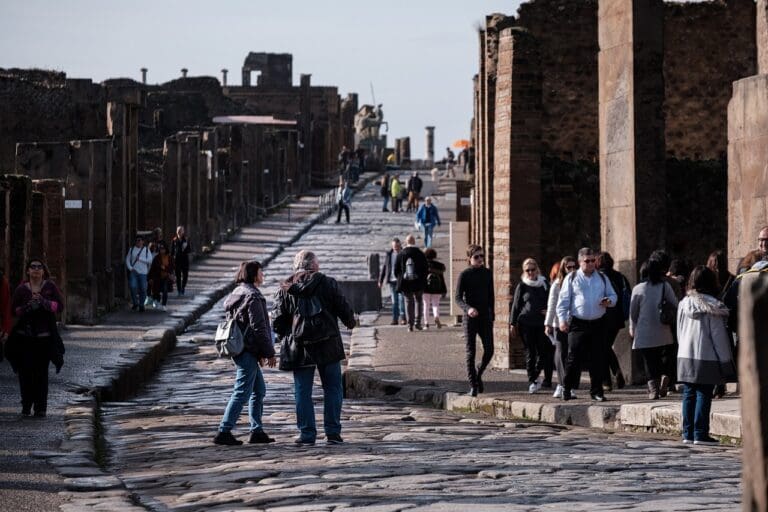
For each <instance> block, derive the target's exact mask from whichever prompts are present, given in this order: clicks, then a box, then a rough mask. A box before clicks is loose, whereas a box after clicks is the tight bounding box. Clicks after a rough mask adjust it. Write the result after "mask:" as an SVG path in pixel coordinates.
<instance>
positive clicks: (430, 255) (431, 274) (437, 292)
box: [422, 248, 448, 329]
mask: <svg viewBox="0 0 768 512" xmlns="http://www.w3.org/2000/svg"><path fill="white" fill-rule="evenodd" d="M424 256H426V258H427V287H426V288H424V295H423V296H422V302H423V303H424V328H425V329H429V309H430V308H432V317H433V318H434V319H435V325H436V326H437V328H438V329H440V328H441V327H442V326H443V325H442V324H441V323H440V297H442V296H443V295H445V294H446V293H448V287H447V286H446V285H445V277H444V276H443V274H445V265H443V264H442V263H440V262H439V261H437V260H436V259H435V258H437V251H435V250H434V249H432V248H429V249H427V250H426V251H424Z"/></svg>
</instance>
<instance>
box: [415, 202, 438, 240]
mask: <svg viewBox="0 0 768 512" xmlns="http://www.w3.org/2000/svg"><path fill="white" fill-rule="evenodd" d="M416 222H417V223H418V224H419V225H421V226H424V247H427V248H429V247H432V238H433V235H432V233H433V232H434V230H435V226H436V225H437V226H440V225H441V224H440V213H439V212H438V210H437V206H435V205H434V204H432V197H430V196H427V198H426V199H424V204H423V205H421V206H420V207H419V210H418V211H417V212H416Z"/></svg>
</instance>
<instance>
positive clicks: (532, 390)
mask: <svg viewBox="0 0 768 512" xmlns="http://www.w3.org/2000/svg"><path fill="white" fill-rule="evenodd" d="M538 390H539V388H538V387H537V386H536V383H535V382H531V385H530V386H528V392H529V393H530V394H534V393H535V392H537V391H538Z"/></svg>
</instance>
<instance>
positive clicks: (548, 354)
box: [509, 258, 554, 394]
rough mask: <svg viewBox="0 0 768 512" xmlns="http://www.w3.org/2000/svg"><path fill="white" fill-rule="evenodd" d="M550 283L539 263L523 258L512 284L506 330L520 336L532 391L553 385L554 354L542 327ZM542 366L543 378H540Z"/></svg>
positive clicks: (529, 388)
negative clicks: (542, 273) (516, 278)
mask: <svg viewBox="0 0 768 512" xmlns="http://www.w3.org/2000/svg"><path fill="white" fill-rule="evenodd" d="M548 291H549V285H548V283H547V279H546V278H545V277H544V276H542V275H541V271H540V269H539V264H538V263H537V262H536V260H535V259H533V258H526V259H525V261H523V275H522V276H520V282H519V283H518V284H517V286H516V287H515V294H514V298H513V300H512V304H511V306H510V309H509V330H510V333H511V334H512V336H518V335H519V336H520V338H521V339H522V340H523V347H524V348H525V367H526V370H527V372H528V392H529V393H531V394H533V393H536V392H537V391H539V390H540V389H541V388H542V387H544V388H548V389H549V388H551V387H552V372H553V369H554V368H553V365H554V355H553V353H552V343H551V342H550V341H549V339H548V338H547V335H546V333H545V331H544V329H543V328H542V326H544V316H545V314H546V312H547V299H548V295H549V294H548ZM542 370H543V371H544V380H543V381H541V380H540V379H539V375H540V374H541V372H542Z"/></svg>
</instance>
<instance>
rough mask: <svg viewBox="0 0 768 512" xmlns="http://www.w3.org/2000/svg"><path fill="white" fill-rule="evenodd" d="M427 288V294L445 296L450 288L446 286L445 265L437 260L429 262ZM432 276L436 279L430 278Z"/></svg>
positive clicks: (425, 289)
mask: <svg viewBox="0 0 768 512" xmlns="http://www.w3.org/2000/svg"><path fill="white" fill-rule="evenodd" d="M427 269H428V270H427V286H426V288H424V292H425V293H434V294H435V295H443V294H445V293H447V292H448V288H447V287H446V286H445V276H444V274H445V265H443V264H442V263H440V262H439V261H437V260H427ZM430 275H434V276H435V277H432V278H430Z"/></svg>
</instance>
